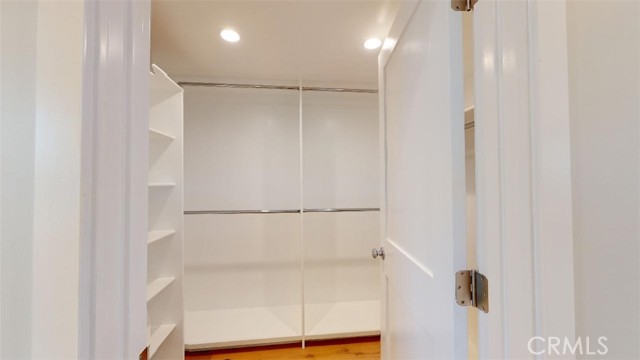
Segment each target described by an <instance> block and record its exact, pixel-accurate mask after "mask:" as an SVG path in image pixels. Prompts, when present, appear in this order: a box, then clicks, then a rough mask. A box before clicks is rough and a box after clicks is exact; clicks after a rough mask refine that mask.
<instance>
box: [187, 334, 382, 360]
mask: <svg viewBox="0 0 640 360" xmlns="http://www.w3.org/2000/svg"><path fill="white" fill-rule="evenodd" d="M306 359H315V360H351V359H357V360H380V338H379V337H371V338H362V339H357V340H355V341H354V340H331V341H319V342H309V343H307V347H306V349H304V350H303V349H301V348H300V345H297V346H296V345H277V346H264V347H257V348H245V349H230V350H215V351H208V352H190V353H189V352H188V353H187V354H186V360H306Z"/></svg>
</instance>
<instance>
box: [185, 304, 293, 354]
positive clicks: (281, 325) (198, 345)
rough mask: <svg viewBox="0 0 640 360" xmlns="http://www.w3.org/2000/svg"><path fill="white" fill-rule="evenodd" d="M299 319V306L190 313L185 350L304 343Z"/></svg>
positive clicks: (186, 314)
mask: <svg viewBox="0 0 640 360" xmlns="http://www.w3.org/2000/svg"><path fill="white" fill-rule="evenodd" d="M300 315H301V309H300V306H273V307H259V308H243V309H225V310H209V311H187V312H186V313H185V349H187V350H205V349H214V348H227V347H237V346H251V345H261V344H272V343H286V342H294V341H299V340H301V339H302V333H301V330H300V329H299V328H300V326H301V321H300ZM286 320H288V321H286ZM294 327H297V328H298V329H297V330H296V329H295V328H294Z"/></svg>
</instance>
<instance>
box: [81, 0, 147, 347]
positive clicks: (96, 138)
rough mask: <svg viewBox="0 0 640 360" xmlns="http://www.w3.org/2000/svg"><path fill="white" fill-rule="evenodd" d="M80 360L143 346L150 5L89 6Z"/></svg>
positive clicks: (88, 3) (91, 3)
mask: <svg viewBox="0 0 640 360" xmlns="http://www.w3.org/2000/svg"><path fill="white" fill-rule="evenodd" d="M84 4H85V5H84V6H85V10H84V40H85V44H84V45H85V48H84V56H83V58H84V59H83V64H82V67H83V69H82V71H83V84H82V87H83V97H82V135H81V149H82V153H81V189H80V191H81V209H82V211H81V218H80V221H81V229H80V273H79V294H78V297H79V304H78V320H77V321H78V326H79V331H78V336H79V339H78V343H79V345H78V347H79V349H78V354H79V356H78V358H81V359H94V358H101V359H102V358H104V359H107V358H109V359H138V358H139V357H140V355H141V354H142V352H143V351H144V349H145V348H146V347H147V319H146V318H147V311H146V297H147V296H146V293H147V232H148V227H147V217H148V214H147V195H148V194H147V191H148V161H149V160H148V132H149V129H148V128H149V125H148V120H149V71H150V60H149V59H150V31H149V27H150V16H151V2H150V0H136V1H101V0H96V1H85V3H84Z"/></svg>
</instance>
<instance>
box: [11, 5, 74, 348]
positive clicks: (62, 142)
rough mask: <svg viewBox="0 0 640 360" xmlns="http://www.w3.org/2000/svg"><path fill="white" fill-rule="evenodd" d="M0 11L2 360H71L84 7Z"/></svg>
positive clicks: (17, 7) (25, 7) (15, 7)
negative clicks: (20, 359) (0, 83)
mask: <svg viewBox="0 0 640 360" xmlns="http://www.w3.org/2000/svg"><path fill="white" fill-rule="evenodd" d="M0 6H2V31H1V33H2V42H1V45H2V47H1V49H2V74H3V75H4V76H3V78H2V94H3V97H2V124H1V126H2V131H1V132H2V195H3V196H2V224H1V228H2V259H1V260H2V274H3V277H2V281H1V283H2V284H1V286H2V294H3V295H2V307H1V313H2V342H1V344H2V345H1V348H2V353H1V354H0V357H2V358H28V357H32V358H75V357H77V351H78V281H79V274H78V271H79V265H78V262H79V236H80V217H79V214H80V130H81V127H80V122H81V100H82V55H83V9H84V5H83V3H82V2H76V1H69V2H55V3H54V2H46V1H43V2H35V1H33V2H32V1H28V2H12V1H8V2H7V1H3V2H2V3H1V5H0ZM52 29H55V31H52ZM36 54H37V59H36ZM44 299H46V301H44Z"/></svg>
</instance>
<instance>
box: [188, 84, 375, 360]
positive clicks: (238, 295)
mask: <svg viewBox="0 0 640 360" xmlns="http://www.w3.org/2000/svg"><path fill="white" fill-rule="evenodd" d="M183 86H184V88H185V218H184V219H185V245H184V247H185V289H184V294H185V295H184V296H185V314H186V320H185V324H186V325H185V326H186V329H185V331H186V333H185V346H186V349H187V350H198V349H211V348H219V347H236V346H243V345H257V344H268V343H282V342H296V341H302V339H321V338H334V337H349V336H362V335H374V334H377V333H379V331H380V324H379V321H380V320H379V288H378V286H379V280H378V276H379V273H378V264H377V262H375V261H373V260H372V259H371V256H370V254H369V250H370V249H371V248H373V247H375V245H376V244H377V242H378V241H379V239H378V236H379V235H378V221H379V219H378V214H379V213H378V211H379V209H378V206H379V205H378V197H377V190H378V188H377V180H376V179H377V171H378V148H377V147H378V142H377V141H378V127H377V124H378V123H377V94H376V91H375V90H349V89H326V88H323V89H315V88H304V87H303V88H302V89H300V88H296V87H288V86H282V87H274V86H271V87H264V88H255V87H232V86H220V85H215V84H196V83H189V84H183Z"/></svg>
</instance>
